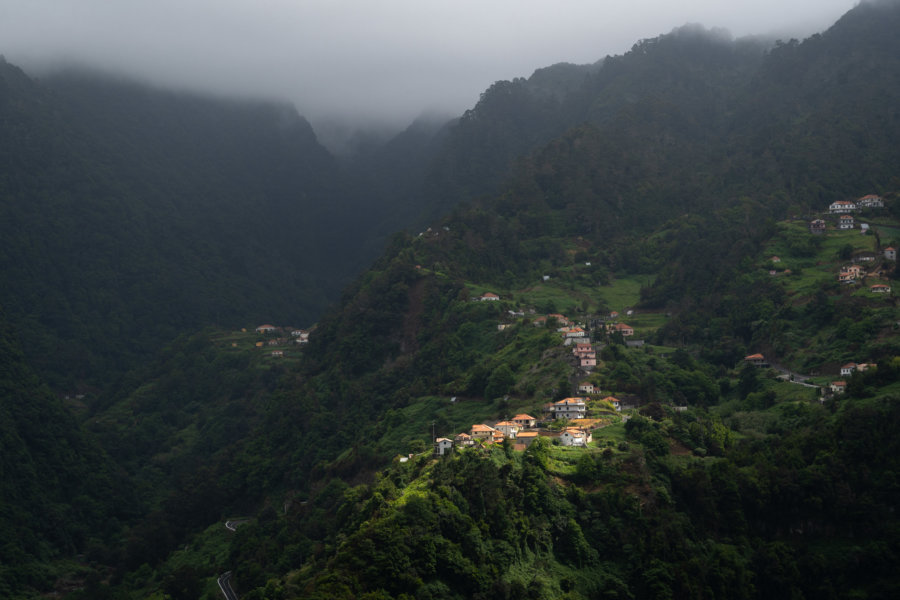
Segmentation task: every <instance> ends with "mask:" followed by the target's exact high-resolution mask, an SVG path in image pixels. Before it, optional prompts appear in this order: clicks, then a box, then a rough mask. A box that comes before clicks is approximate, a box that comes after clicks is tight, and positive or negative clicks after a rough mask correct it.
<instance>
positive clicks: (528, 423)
mask: <svg viewBox="0 0 900 600" xmlns="http://www.w3.org/2000/svg"><path fill="white" fill-rule="evenodd" d="M512 422H513V423H515V424H516V425H518V426H519V427H520V428H522V429H527V428H530V427H534V426H535V425H537V419H535V418H534V417H532V416H531V415H528V414H525V413H522V414H519V415H516V416H515V417H513V418H512Z"/></svg>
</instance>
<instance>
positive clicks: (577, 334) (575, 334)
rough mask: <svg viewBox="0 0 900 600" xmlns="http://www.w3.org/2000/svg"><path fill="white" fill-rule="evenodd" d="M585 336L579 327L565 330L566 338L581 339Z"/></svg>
mask: <svg viewBox="0 0 900 600" xmlns="http://www.w3.org/2000/svg"><path fill="white" fill-rule="evenodd" d="M585 335H587V334H586V333H585V332H584V329H582V328H581V327H572V328H571V329H567V330H566V337H567V338H582V337H584V336H585Z"/></svg>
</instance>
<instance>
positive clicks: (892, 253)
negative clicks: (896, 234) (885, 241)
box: [884, 246, 897, 260]
mask: <svg viewBox="0 0 900 600" xmlns="http://www.w3.org/2000/svg"><path fill="white" fill-rule="evenodd" d="M884 258H885V259H887V260H897V249H896V248H894V247H893V246H888V247H887V248H885V249H884Z"/></svg>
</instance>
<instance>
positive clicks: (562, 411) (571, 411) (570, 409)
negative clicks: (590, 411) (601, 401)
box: [550, 398, 587, 420]
mask: <svg viewBox="0 0 900 600" xmlns="http://www.w3.org/2000/svg"><path fill="white" fill-rule="evenodd" d="M550 412H552V413H553V417H554V418H555V419H569V420H572V419H583V418H584V416H585V414H586V413H587V404H586V403H585V401H584V398H564V399H562V400H560V401H559V402H554V403H553V404H552V405H551V407H550Z"/></svg>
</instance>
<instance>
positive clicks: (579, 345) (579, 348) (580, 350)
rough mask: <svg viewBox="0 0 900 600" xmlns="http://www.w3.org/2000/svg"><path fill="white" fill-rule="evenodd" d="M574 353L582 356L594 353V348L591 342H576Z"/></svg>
mask: <svg viewBox="0 0 900 600" xmlns="http://www.w3.org/2000/svg"><path fill="white" fill-rule="evenodd" d="M572 354H574V355H575V356H577V357H579V358H581V357H582V356H587V355H588V354H594V348H593V346H591V344H590V342H576V343H575V348H573V349H572Z"/></svg>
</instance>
